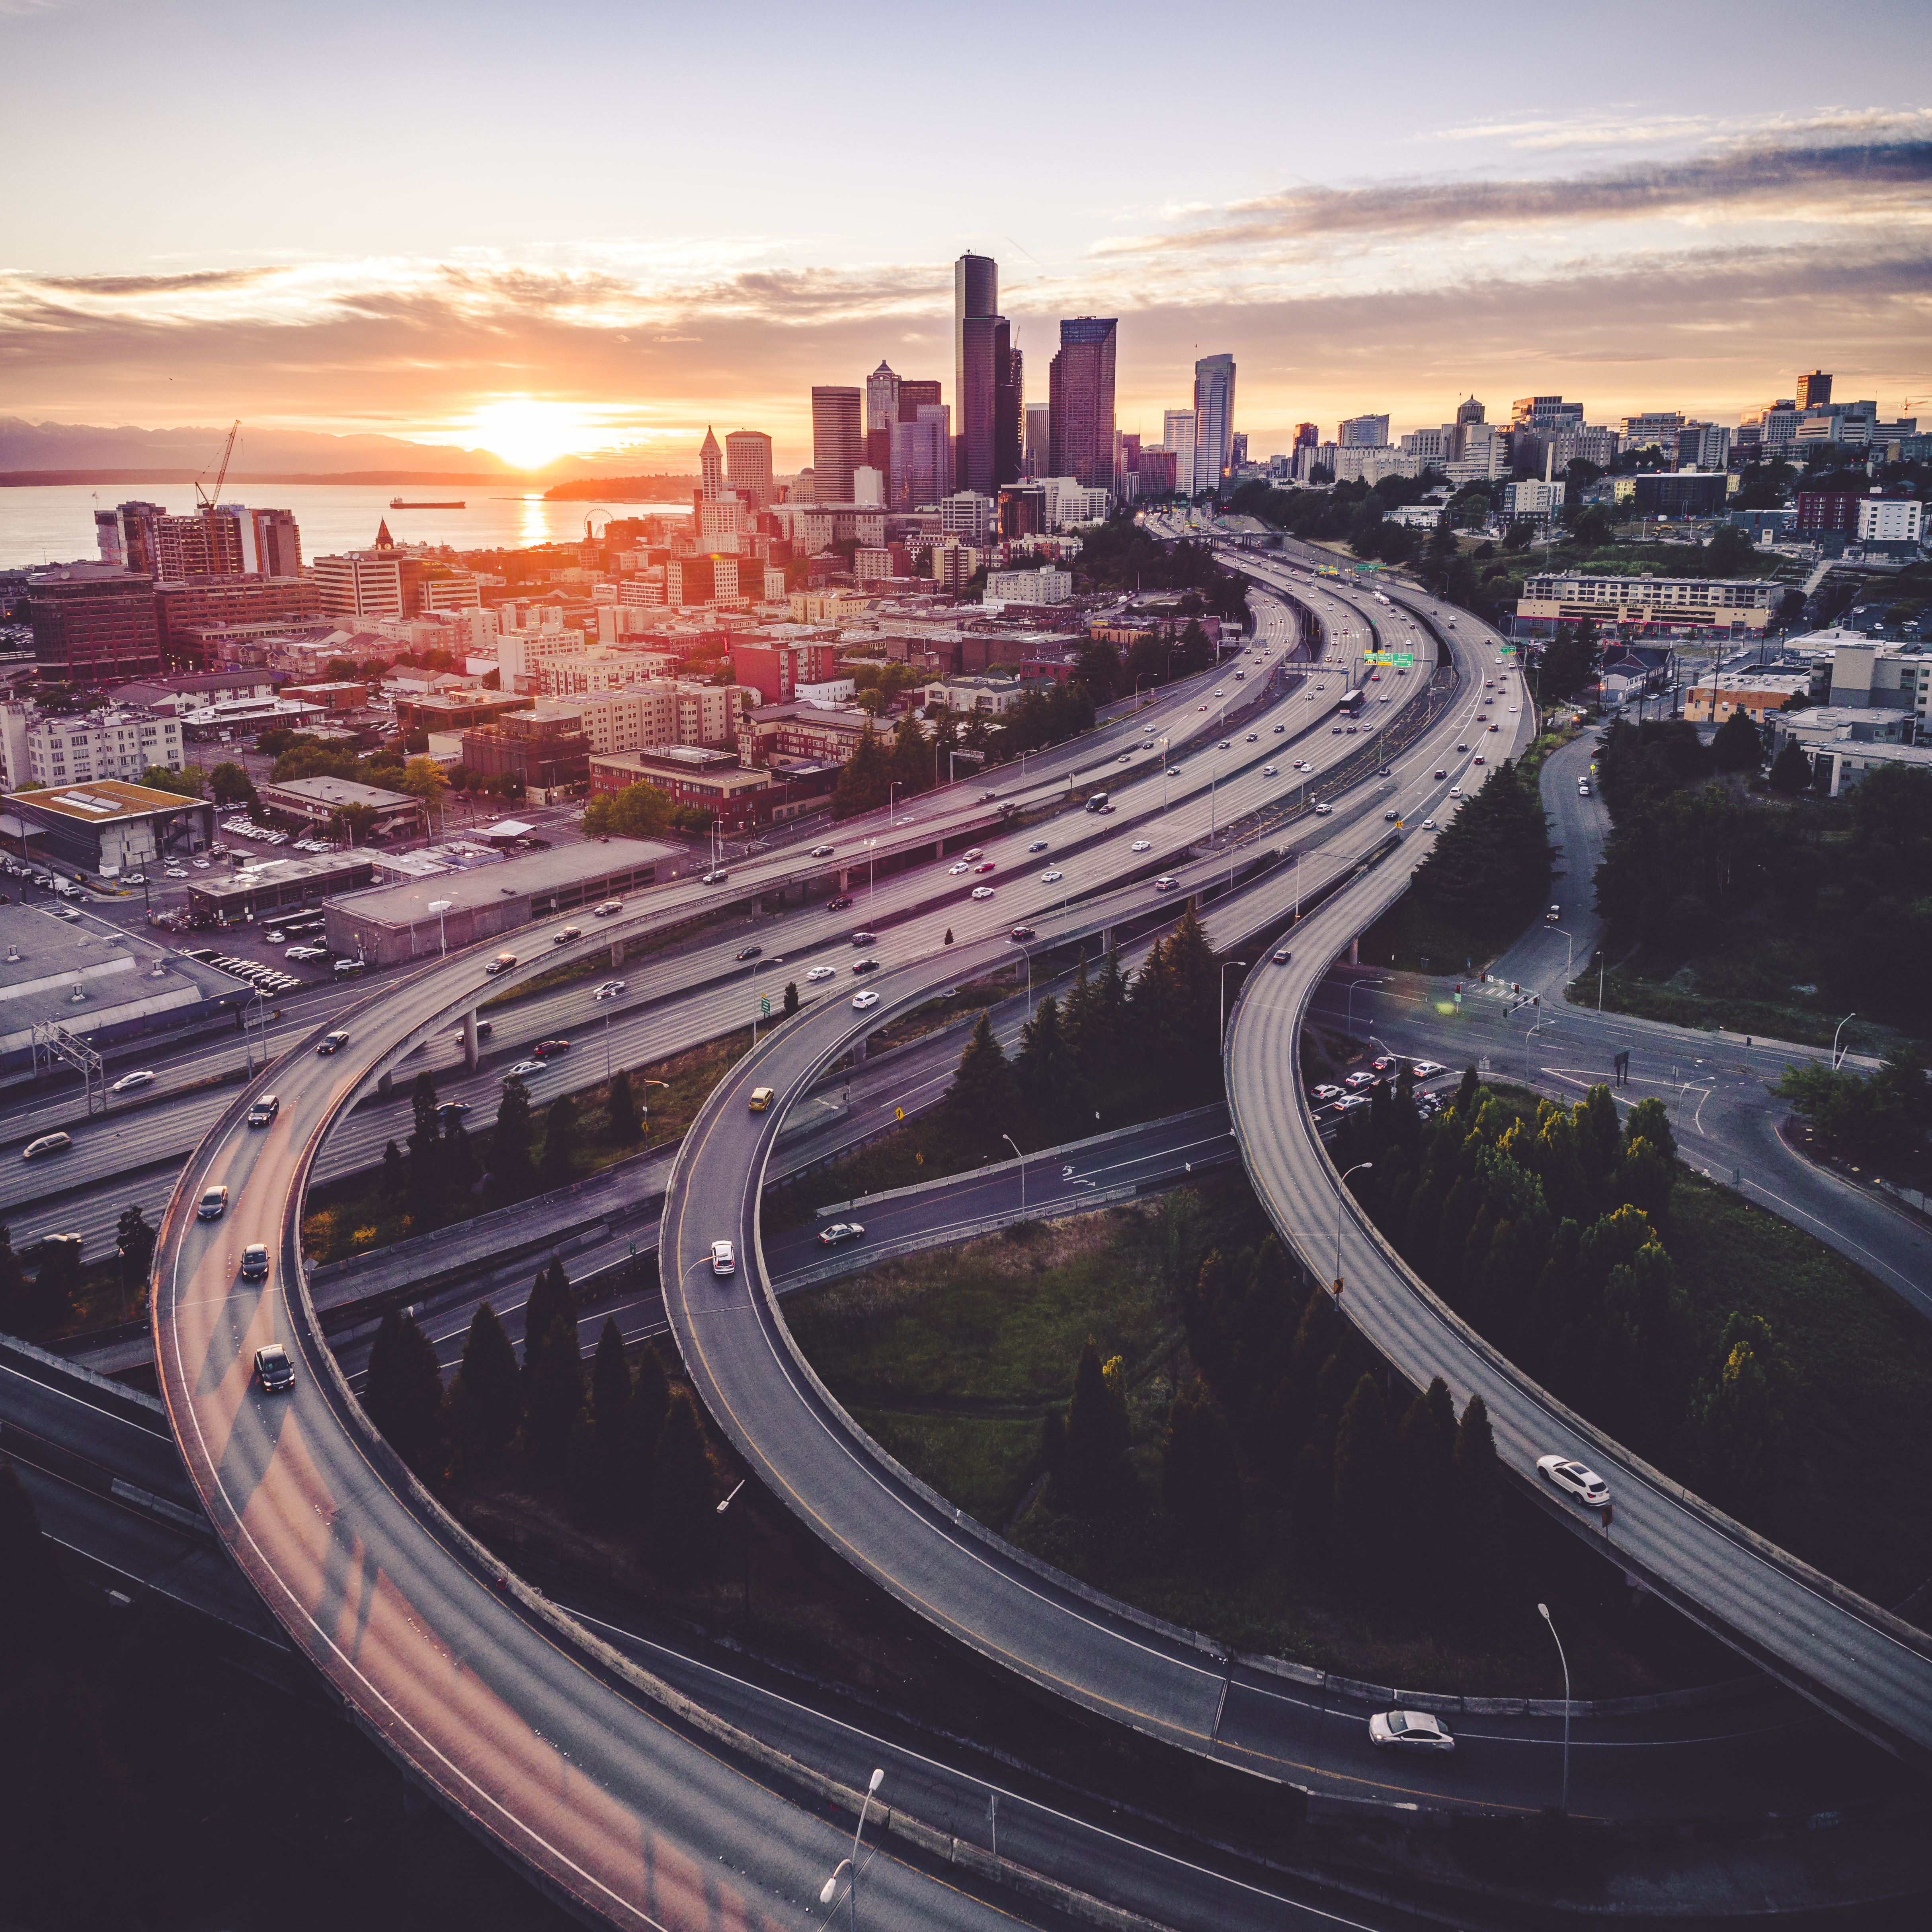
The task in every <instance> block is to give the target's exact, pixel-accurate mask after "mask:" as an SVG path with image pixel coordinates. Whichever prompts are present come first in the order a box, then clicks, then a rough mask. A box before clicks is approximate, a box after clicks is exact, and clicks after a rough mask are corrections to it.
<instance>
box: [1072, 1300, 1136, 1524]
mask: <svg viewBox="0 0 1932 1932" xmlns="http://www.w3.org/2000/svg"><path fill="white" fill-rule="evenodd" d="M1126 1454H1127V1403H1126V1400H1125V1399H1124V1394H1123V1391H1121V1388H1120V1387H1119V1370H1118V1368H1116V1369H1115V1375H1114V1378H1113V1379H1112V1380H1110V1379H1109V1376H1108V1374H1107V1370H1106V1366H1105V1365H1103V1363H1102V1362H1101V1360H1100V1349H1099V1348H1098V1347H1097V1346H1096V1344H1095V1343H1094V1338H1093V1337H1092V1336H1091V1335H1090V1336H1088V1338H1087V1346H1085V1348H1084V1349H1082V1350H1081V1352H1080V1361H1079V1365H1078V1366H1077V1367H1076V1369H1075V1370H1074V1373H1073V1400H1072V1401H1071V1402H1070V1403H1068V1404H1067V1487H1068V1488H1069V1489H1070V1490H1071V1491H1072V1492H1073V1499H1074V1501H1075V1502H1076V1503H1077V1504H1079V1505H1080V1506H1081V1507H1082V1508H1088V1509H1094V1508H1100V1507H1101V1506H1103V1505H1105V1504H1106V1503H1109V1502H1112V1501H1113V1500H1115V1498H1116V1496H1117V1495H1118V1492H1119V1490H1120V1487H1121V1475H1122V1469H1121V1463H1122V1460H1123V1458H1124V1457H1125V1456H1126Z"/></svg>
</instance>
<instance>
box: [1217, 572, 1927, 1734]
mask: <svg viewBox="0 0 1932 1932" xmlns="http://www.w3.org/2000/svg"><path fill="white" fill-rule="evenodd" d="M1414 601H1416V602H1417V603H1418V604H1419V605H1420V606H1421V607H1424V608H1425V609H1427V608H1428V607H1429V605H1428V600H1427V599H1421V598H1418V599H1416V600H1414ZM1468 627H1469V620H1467V619H1466V620H1465V628H1468ZM1519 729H1520V736H1523V737H1526V736H1527V733H1528V730H1529V726H1528V724H1527V722H1526V721H1525V722H1524V723H1523V724H1521V725H1520V727H1519ZM1402 883H1403V877H1402V874H1400V872H1391V871H1388V868H1385V869H1384V872H1383V874H1380V875H1371V877H1370V880H1367V881H1366V882H1365V883H1364V887H1363V888H1362V889H1359V890H1357V891H1354V892H1349V893H1348V894H1345V895H1341V896H1340V897H1339V898H1337V899H1335V900H1334V901H1331V902H1330V903H1329V904H1328V905H1326V906H1325V907H1323V908H1322V910H1319V911H1318V912H1317V913H1316V914H1315V915H1314V916H1313V918H1312V919H1310V920H1309V921H1308V922H1306V924H1305V925H1304V927H1303V929H1302V931H1301V935H1300V942H1299V944H1298V947H1297V948H1296V959H1295V963H1294V965H1292V967H1290V968H1285V969H1283V971H1280V972H1279V973H1277V974H1273V975H1271V976H1268V977H1265V978H1262V979H1250V981H1249V982H1248V983H1247V987H1246V989H1245V990H1244V995H1243V997H1242V998H1241V1001H1240V1003H1239V1005H1238V1009H1237V1012H1236V1015H1235V1022H1234V1024H1233V1026H1232V1029H1231V1031H1230V1033H1229V1038H1228V1041H1227V1044H1226V1066H1227V1074H1228V1087H1229V1104H1230V1106H1231V1108H1232V1111H1233V1113H1234V1116H1235V1129H1236V1133H1237V1135H1238V1138H1239V1139H1240V1141H1241V1146H1242V1149H1243V1153H1244V1157H1245V1159H1246V1160H1247V1164H1248V1169H1249V1172H1250V1176H1251V1178H1253V1181H1254V1183H1255V1185H1256V1191H1257V1192H1258V1193H1259V1195H1260V1196H1261V1198H1262V1201H1263V1202H1264V1204H1265V1205H1266V1207H1267V1208H1268V1213H1269V1215H1270V1217H1271V1220H1273V1221H1274V1224H1275V1226H1276V1227H1277V1230H1278V1231H1279V1232H1280V1235H1281V1237H1282V1238H1283V1241H1284V1242H1286V1243H1288V1244H1292V1246H1293V1247H1294V1248H1295V1251H1296V1252H1297V1253H1298V1254H1299V1255H1300V1256H1301V1257H1302V1259H1303V1261H1304V1265H1306V1266H1307V1267H1309V1268H1310V1270H1311V1271H1313V1273H1314V1274H1316V1277H1317V1278H1318V1279H1326V1278H1327V1277H1328V1274H1329V1273H1330V1271H1331V1269H1332V1268H1333V1266H1334V1234H1333V1232H1332V1229H1331V1221H1332V1222H1333V1223H1334V1225H1335V1226H1339V1229H1340V1247H1341V1274H1342V1277H1343V1280H1344V1281H1345V1282H1346V1284H1347V1286H1346V1291H1345V1292H1344V1295H1343V1299H1342V1304H1341V1306H1342V1309H1343V1313H1345V1314H1346V1316H1348V1317H1349V1319H1350V1320H1352V1322H1355V1324H1356V1325H1357V1326H1358V1328H1361V1330H1362V1331H1363V1333H1364V1334H1365V1336H1366V1337H1367V1338H1368V1340H1370V1343H1372V1344H1373V1346H1375V1347H1376V1349H1378V1350H1379V1352H1381V1353H1382V1355H1384V1356H1385V1357H1386V1358H1388V1360H1389V1361H1391V1363H1392V1364H1394V1366H1395V1367H1396V1368H1397V1370H1399V1371H1400V1373H1402V1374H1403V1376H1405V1377H1406V1379H1408V1380H1409V1381H1410V1382H1412V1383H1413V1384H1414V1385H1415V1386H1417V1387H1418V1388H1419V1387H1421V1386H1422V1385H1424V1384H1425V1383H1426V1382H1428V1381H1429V1379H1430V1378H1431V1377H1432V1376H1436V1375H1441V1376H1443V1377H1444V1378H1445V1380H1447V1381H1448V1384H1449V1385H1450V1388H1451V1390H1452V1391H1454V1394H1455V1396H1456V1399H1457V1404H1458V1406H1459V1407H1460V1406H1461V1405H1462V1404H1463V1403H1466V1401H1467V1400H1468V1399H1469V1397H1470V1395H1471V1394H1475V1393H1478V1392H1480V1393H1481V1394H1482V1395H1483V1397H1484V1400H1485V1401H1486V1402H1487V1404H1488V1406H1489V1409H1490V1416H1491V1418H1492V1421H1493V1424H1494V1425H1495V1428H1496V1442H1497V1449H1498V1453H1499V1456H1500V1457H1502V1460H1503V1463H1504V1465H1505V1468H1507V1469H1508V1470H1509V1471H1510V1472H1511V1473H1512V1475H1514V1476H1515V1477H1516V1478H1517V1480H1518V1481H1520V1482H1521V1483H1522V1484H1523V1485H1524V1486H1525V1487H1526V1488H1528V1489H1529V1490H1530V1492H1531V1493H1533V1494H1538V1495H1539V1496H1541V1494H1542V1486H1541V1485H1540V1484H1537V1483H1536V1482H1535V1478H1534V1466H1535V1460H1536V1458H1537V1457H1538V1456H1541V1455H1544V1454H1550V1453H1551V1452H1553V1451H1554V1452H1556V1453H1559V1454H1567V1455H1570V1456H1573V1457H1577V1458H1579V1459H1580V1460H1584V1461H1586V1462H1587V1463H1589V1464H1590V1465H1591V1466H1592V1467H1593V1468H1595V1469H1598V1471H1600V1472H1602V1473H1603V1474H1604V1475H1606V1477H1607V1479H1608V1481H1609V1482H1610V1486H1611V1490H1612V1493H1613V1501H1614V1503H1615V1506H1616V1520H1615V1524H1614V1526H1613V1528H1612V1529H1610V1530H1608V1531H1607V1532H1603V1531H1600V1530H1599V1529H1598V1527H1597V1525H1596V1522H1595V1517H1591V1518H1590V1519H1589V1522H1588V1523H1586V1522H1585V1521H1584V1520H1583V1518H1582V1517H1580V1516H1579V1515H1577V1514H1576V1513H1574V1512H1573V1511H1569V1510H1568V1509H1566V1508H1565V1507H1564V1506H1562V1505H1557V1506H1556V1514H1558V1515H1559V1517H1563V1518H1565V1520H1568V1522H1569V1523H1571V1526H1572V1527H1573V1528H1574V1529H1576V1530H1577V1532H1578V1533H1579V1534H1585V1535H1590V1536H1592V1538H1596V1537H1598V1536H1600V1535H1601V1538H1602V1540H1603V1542H1604V1547H1606V1549H1607V1550H1613V1551H1614V1552H1615V1553H1616V1558H1617V1559H1618V1560H1619V1561H1621V1562H1623V1563H1624V1565H1625V1567H1626V1568H1628V1570H1629V1571H1631V1573H1632V1574H1634V1575H1637V1576H1638V1577H1642V1578H1643V1580H1645V1581H1646V1583H1648V1584H1649V1586H1651V1587H1652V1588H1653V1589H1656V1590H1658V1592H1659V1593H1660V1594H1661V1595H1663V1596H1664V1598H1666V1600H1667V1601H1670V1602H1672V1603H1673V1604H1676V1605H1677V1606H1678V1607H1679V1608H1680V1609H1682V1610H1684V1611H1685V1613H1686V1614H1688V1615H1689V1616H1691V1617H1692V1618H1693V1619H1694V1620H1695V1621H1697V1622H1700V1623H1701V1624H1702V1625H1704V1627H1705V1628H1707V1629H1709V1630H1710V1631H1712V1633H1713V1634H1715V1635H1717V1636H1718V1637H1721V1639H1722V1640H1724V1641H1725V1642H1727V1643H1730V1644H1731V1645H1732V1646H1733V1648H1734V1649H1737V1650H1739V1652H1741V1653H1742V1654H1743V1655H1745V1656H1746V1657H1748V1658H1751V1659H1752V1660H1753V1661H1756V1662H1757V1663H1759V1664H1761V1665H1762V1666H1763V1667H1764V1668H1765V1669H1766V1670H1768V1671H1769V1672H1770V1673H1772V1675H1774V1676H1777V1677H1778V1678H1780V1679H1781V1680H1782V1681H1784V1682H1787V1683H1788V1684H1790V1685H1792V1686H1793V1688H1795V1689H1797V1690H1799V1691H1801V1692H1802V1694H1805V1695H1806V1696H1808V1697H1811V1698H1812V1699H1814V1700H1815V1701H1817V1703H1820V1705H1821V1706H1823V1708H1825V1709H1828V1710H1829V1711H1831V1712H1833V1713H1834V1715H1837V1716H1838V1717H1840V1718H1843V1720H1844V1721H1846V1722H1848V1723H1849V1724H1852V1725H1853V1726H1855V1727H1857V1728H1858V1729H1860V1730H1863V1731H1864V1732H1865V1733H1866V1734H1867V1736H1871V1737H1873V1738H1874V1739H1876V1740H1877V1741H1878V1742H1882V1743H1884V1744H1885V1745H1887V1746H1888V1748H1893V1749H1895V1750H1898V1751H1903V1752H1904V1753H1906V1754H1908V1755H1910V1756H1912V1757H1920V1756H1921V1755H1922V1754H1923V1753H1924V1751H1926V1750H1927V1748H1928V1747H1932V1638H1928V1637H1926V1636H1924V1634H1921V1633H1920V1632H1918V1631H1915V1630H1914V1629H1912V1628H1911V1627H1910V1626H1909V1625H1906V1624H1904V1623H1903V1622H1901V1621H1900V1620H1899V1619H1896V1618H1894V1617H1892V1616H1891V1615H1890V1614H1889V1613H1887V1612H1885V1610H1882V1609H1880V1608H1879V1607H1877V1606H1876V1605H1875V1604H1868V1603H1867V1602H1865V1601H1863V1600H1862V1599H1860V1598H1857V1597H1856V1596H1855V1595H1853V1594H1852V1592H1848V1591H1846V1590H1843V1589H1841V1587H1839V1586H1837V1585H1835V1584H1834V1583H1831V1582H1830V1581H1829V1580H1828V1579H1826V1578H1824V1577H1821V1576H1819V1575H1817V1574H1815V1573H1814V1572H1811V1571H1808V1569H1807V1568H1805V1566H1804V1565H1801V1564H1799V1563H1798V1562H1796V1559H1793V1558H1791V1557H1790V1556H1787V1555H1786V1554H1785V1553H1783V1552H1781V1551H1778V1550H1775V1549H1774V1548H1773V1547H1771V1546H1769V1545H1767V1544H1764V1543H1763V1542H1762V1541H1761V1540H1760V1539H1758V1538H1754V1537H1753V1536H1751V1535H1750V1533H1749V1532H1746V1531H1745V1530H1744V1529H1742V1527H1741V1526H1738V1525H1736V1524H1735V1523H1732V1522H1730V1520H1728V1519H1727V1518H1725V1517H1722V1516H1721V1515H1720V1514H1718V1512H1716V1511H1713V1510H1712V1509H1711V1508H1709V1505H1706V1504H1704V1503H1703V1502H1701V1501H1700V1500H1699V1499H1696V1498H1694V1497H1691V1496H1688V1495H1687V1494H1685V1493H1683V1492H1682V1491H1681V1490H1679V1489H1678V1488H1677V1487H1676V1486H1675V1485H1673V1484H1669V1483H1667V1482H1666V1481H1664V1480H1663V1479H1661V1478H1659V1477H1658V1476H1657V1475H1656V1474H1655V1472H1652V1471H1651V1470H1649V1469H1647V1468H1646V1466H1643V1465H1642V1464H1640V1463H1638V1462H1637V1461H1636V1460H1634V1458H1632V1457H1631V1456H1629V1455H1628V1454H1627V1453H1626V1452H1625V1451H1622V1449H1621V1448H1619V1447H1618V1446H1617V1445H1615V1444H1613V1443H1612V1442H1609V1441H1608V1440H1607V1439H1605V1438H1604V1437H1603V1436H1601V1433H1598V1431H1596V1430H1592V1429H1591V1428H1589V1427H1588V1426H1587V1425H1586V1424H1582V1423H1581V1422H1580V1421H1579V1420H1578V1419H1577V1418H1573V1417H1571V1416H1570V1415H1568V1413H1567V1412H1562V1411H1561V1410H1560V1409H1559V1406H1558V1405H1556V1403H1555V1402H1554V1401H1553V1399H1551V1398H1550V1397H1547V1395H1545V1394H1544V1393H1543V1392H1542V1391H1540V1390H1538V1389H1537V1388H1535V1386H1534V1385H1532V1384H1530V1383H1529V1382H1528V1381H1527V1379H1526V1378H1524V1377H1523V1376H1521V1375H1520V1373H1518V1372H1517V1370H1515V1369H1514V1367H1512V1366H1511V1364H1509V1363H1508V1362H1507V1361H1504V1360H1503V1359H1502V1358H1501V1357H1500V1356H1499V1355H1498V1354H1497V1353H1496V1351H1495V1350H1494V1349H1491V1348H1490V1347H1489V1346H1487V1345H1486V1344H1485V1343H1483V1342H1482V1341H1481V1340H1480V1338H1478V1337H1476V1336H1475V1334H1474V1333H1473V1331H1470V1330H1469V1329H1468V1328H1467V1327H1466V1325H1464V1324H1463V1323H1461V1322H1460V1321H1459V1320H1458V1319H1457V1318H1456V1317H1455V1316H1453V1315H1452V1314H1451V1313H1449V1311H1448V1310H1447V1309H1446V1308H1445V1307H1443V1306H1442V1304H1441V1303H1439V1301H1437V1300H1436V1298H1435V1297H1434V1296H1433V1295H1431V1294H1430V1292H1429V1291H1428V1290H1427V1288H1426V1287H1424V1285H1423V1284H1422V1283H1421V1282H1420V1281H1419V1280H1417V1279H1416V1278H1415V1277H1414V1276H1413V1275H1412V1274H1411V1273H1410V1272H1409V1270H1408V1269H1407V1268H1406V1267H1405V1266H1404V1265H1403V1263H1402V1262H1400V1259H1399V1258H1398V1257H1397V1256H1396V1255H1395V1254H1394V1251H1393V1250H1391V1249H1390V1248H1389V1247H1388V1246H1387V1244H1385V1242H1383V1241H1382V1240H1381V1238H1379V1236H1378V1235H1376V1232H1375V1231H1374V1230H1373V1228H1372V1227H1371V1226H1370V1224H1369V1223H1368V1222H1367V1218H1366V1217H1364V1215H1362V1214H1361V1213H1360V1211H1358V1209H1357V1208H1356V1207H1355V1203H1354V1202H1353V1199H1352V1197H1350V1198H1349V1199H1346V1201H1343V1202H1341V1203H1340V1206H1341V1208H1343V1210H1344V1211H1343V1212H1341V1213H1340V1215H1339V1218H1337V1206H1338V1200H1337V1196H1338V1191H1339V1186H1340V1184H1339V1181H1338V1180H1337V1176H1336V1174H1335V1172H1334V1168H1333V1166H1331V1163H1329V1161H1328V1158H1327V1156H1326V1154H1325V1152H1324V1151H1323V1150H1322V1146H1321V1144H1320V1142H1319V1139H1317V1137H1316V1134H1315V1133H1314V1131H1313V1128H1314V1123H1313V1118H1312V1117H1311V1116H1310V1114H1309V1112H1308V1103H1307V1100H1306V1097H1304V1094H1303V1093H1302V1091H1301V1083H1300V1082H1298V1081H1295V1080H1284V1079H1282V1078H1281V1077H1280V1069H1282V1068H1283V1067H1289V1066H1293V1065H1294V1064H1295V1059H1294V1050H1295V1037H1296V1034H1297V1033H1298V1030H1299V1028H1300V1026H1301V1022H1302V1019H1303V1016H1304V1013H1306V1012H1307V1010H1308V1007H1309V1006H1310V1002H1311V1001H1312V999H1313V995H1314V994H1315V992H1316V988H1317V987H1318V986H1319V985H1320V983H1322V980H1323V978H1324V977H1325V974H1326V972H1327V971H1328V964H1329V962H1331V960H1333V959H1335V958H1336V957H1337V956H1338V955H1339V954H1340V953H1343V951H1345V950H1346V948H1347V947H1348V945H1349V942H1350V941H1351V940H1352V938H1354V937H1355V935H1356V934H1357V933H1358V932H1361V930H1362V929H1364V927H1365V926H1367V925H1368V924H1369V923H1370V922H1372V920H1373V919H1374V917H1375V916H1376V915H1377V914H1378V913H1379V912H1380V911H1381V910H1382V908H1383V907H1385V906H1386V905H1387V904H1390V903H1391V902H1392V901H1394V898H1396V897H1397V896H1398V895H1399V894H1400V889H1401V886H1402ZM1593 1071H1594V1070H1593Z"/></svg>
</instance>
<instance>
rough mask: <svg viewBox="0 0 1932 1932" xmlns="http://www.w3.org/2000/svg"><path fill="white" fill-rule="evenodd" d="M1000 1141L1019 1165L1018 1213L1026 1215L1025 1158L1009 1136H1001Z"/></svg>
mask: <svg viewBox="0 0 1932 1932" xmlns="http://www.w3.org/2000/svg"><path fill="white" fill-rule="evenodd" d="M1000 1138H1001V1140H1003V1141H1004V1142H1006V1144H1007V1146H1009V1147H1010V1148H1012V1149H1013V1158H1014V1160H1016V1161H1018V1162H1019V1164H1020V1213H1021V1214H1022V1215H1024V1214H1025V1213H1026V1156H1025V1154H1022V1153H1021V1152H1020V1145H1019V1142H1018V1141H1016V1140H1015V1139H1013V1136H1012V1135H1011V1134H1002V1135H1001V1136H1000Z"/></svg>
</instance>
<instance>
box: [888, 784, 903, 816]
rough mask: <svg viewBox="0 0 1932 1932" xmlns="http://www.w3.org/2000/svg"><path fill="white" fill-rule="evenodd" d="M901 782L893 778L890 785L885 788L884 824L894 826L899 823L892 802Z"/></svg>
mask: <svg viewBox="0 0 1932 1932" xmlns="http://www.w3.org/2000/svg"><path fill="white" fill-rule="evenodd" d="M902 782H903V781H902V780H901V779H898V778H895V779H893V780H892V783H891V784H889V785H887V786H886V823H887V824H888V825H896V824H898V822H899V821H898V811H897V808H896V807H895V804H894V799H895V797H896V796H897V793H898V788H899V786H900V785H901V783H902Z"/></svg>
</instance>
